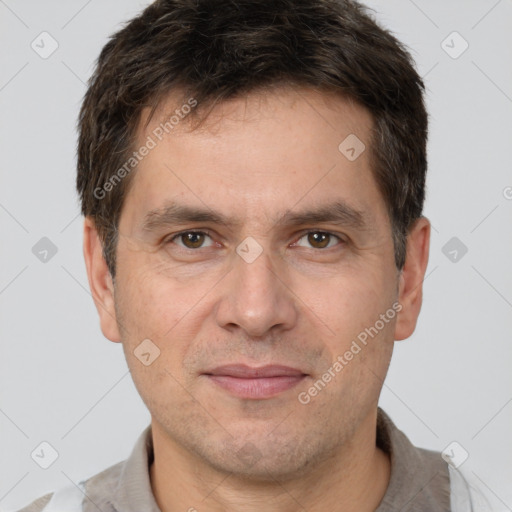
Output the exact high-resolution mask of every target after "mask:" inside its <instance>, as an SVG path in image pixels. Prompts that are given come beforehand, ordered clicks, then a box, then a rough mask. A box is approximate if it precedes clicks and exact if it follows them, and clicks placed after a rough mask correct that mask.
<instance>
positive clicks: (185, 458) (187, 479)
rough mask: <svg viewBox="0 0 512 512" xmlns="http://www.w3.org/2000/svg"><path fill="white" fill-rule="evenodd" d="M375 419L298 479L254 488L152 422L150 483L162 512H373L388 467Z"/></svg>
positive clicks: (384, 485) (374, 416) (368, 420)
mask: <svg viewBox="0 0 512 512" xmlns="http://www.w3.org/2000/svg"><path fill="white" fill-rule="evenodd" d="M376 419H377V413H376V411H375V413H373V414H372V415H371V417H368V418H366V419H365V420H364V421H363V422H362V423H361V424H360V425H359V426H358V429H357V432H356V433H355V434H354V436H353V437H352V439H351V441H350V443H345V444H344V445H343V446H342V447H340V449H339V450H338V451H336V452H335V453H333V454H332V456H331V457H330V458H329V459H327V460H324V461H321V462H320V463H318V464H317V465H316V466H315V467H313V468H310V469H309V471H308V472H307V473H306V474H304V475H302V476H300V477H297V478H296V479H287V480H286V481H284V480H279V479H278V478H273V477H270V478H269V480H267V481H265V482H261V481H259V482H254V481H251V480H248V479H243V478H239V477H237V475H235V474H225V473H219V472H218V471H217V470H215V469H214V468H212V467H211V466H209V465H208V464H206V463H205V462H204V461H202V460H201V459H198V458H196V457H195V456H194V455H191V454H190V452H188V451H187V450H186V449H185V448H183V447H182V446H180V445H178V444H176V443H175V442H174V441H173V440H171V439H170V438H169V437H168V436H167V435H166V434H165V432H164V431H163V430H162V429H161V427H160V426H159V425H158V423H156V422H155V421H154V420H153V423H152V435H153V446H154V455H155V457H154V462H153V464H152V465H151V467H150V478H151V486H152V488H153V493H154V495H155V499H156V502H157V504H158V506H159V508H160V510H161V511H162V512H171V511H175V510H183V511H190V512H194V510H197V511H200V512H222V511H224V512H235V511H236V512H240V511H242V512H253V511H255V512H261V510H262V507H263V509H264V510H268V511H270V510H271V511H272V512H295V511H298V510H304V509H306V510H308V511H310V512H316V511H324V510H333V511H338V510H339V511H341V510H343V511H344V512H352V511H353V512H356V511H357V512H374V511H375V510H376V508H377V507H378V505H379V503H380V502H381V500H382V498H383V496H384V494H385V492H386V489H387V486H388V482H389V476H390V461H389V458H388V456H387V455H386V454H385V453H384V452H383V451H382V450H380V449H379V448H377V446H376Z"/></svg>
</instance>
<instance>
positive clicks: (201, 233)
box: [164, 229, 346, 251]
mask: <svg viewBox="0 0 512 512" xmlns="http://www.w3.org/2000/svg"><path fill="white" fill-rule="evenodd" d="M189 233H193V234H198V235H206V236H208V237H210V238H212V235H211V232H210V231H207V230H193V229H192V230H190V229H189V230H187V231H181V232H180V233H176V234H174V235H172V236H170V237H168V238H167V239H165V240H164V244H169V243H173V242H174V240H176V239H179V238H180V237H181V236H183V235H186V234H189ZM312 233H317V234H325V235H329V236H330V237H332V238H335V239H337V240H338V242H339V243H338V244H336V245H340V243H341V244H344V243H346V240H344V239H343V238H341V237H340V236H338V235H335V234H334V233H331V232H330V231H322V230H319V229H311V230H308V231H305V232H304V233H302V234H301V236H300V237H299V238H298V239H297V241H296V242H294V243H293V245H295V244H297V242H298V241H299V240H301V239H302V238H304V237H306V236H308V235H310V234H312ZM212 240H213V239H212ZM179 247H180V248H182V249H186V250H189V251H197V250H199V249H203V248H204V247H198V248H197V249H192V248H190V247H185V246H179ZM332 248H333V247H325V248H320V249H318V248H316V247H311V249H317V250H319V251H326V250H327V249H332Z"/></svg>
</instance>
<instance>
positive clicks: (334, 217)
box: [142, 200, 372, 232]
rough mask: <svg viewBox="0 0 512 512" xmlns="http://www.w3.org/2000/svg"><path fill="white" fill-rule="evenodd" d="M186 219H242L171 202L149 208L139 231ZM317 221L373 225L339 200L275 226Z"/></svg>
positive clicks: (230, 222) (233, 223) (289, 215)
mask: <svg viewBox="0 0 512 512" xmlns="http://www.w3.org/2000/svg"><path fill="white" fill-rule="evenodd" d="M188 222H206V223H211V224H217V225H223V226H226V227H228V228H236V227H239V226H240V225H241V224H242V222H241V221H239V220H236V219H234V218H231V217H228V216H226V215H224V214H223V213H221V212H216V211H213V210H212V209H210V208H208V207H205V208H200V207H195V206H188V205H182V204H178V203H175V202H172V203H168V204H166V205H165V206H164V207H162V208H157V209H154V210H151V211H149V212H148V213H147V214H146V215H145V217H144V220H143V223H142V230H143V231H144V232H151V231H156V230H158V229H160V228H165V227H169V226H172V225H175V224H186V223H188ZM319 223H333V224H338V225H341V226H345V227H347V228H352V229H356V230H360V231H370V230H371V228H372V226H371V223H370V221H369V216H368V214H367V213H366V212H364V211H362V210H359V209H357V208H355V207H353V206H351V205H349V204H348V203H346V202H345V201H342V200H338V201H334V202H332V203H328V204H324V205H321V206H318V207H312V208H308V209H304V210H300V211H296V212H295V211H291V210H290V211H287V212H286V213H284V214H283V215H281V216H279V218H278V219H277V221H275V223H274V225H276V226H279V227H285V226H299V225H302V224H319Z"/></svg>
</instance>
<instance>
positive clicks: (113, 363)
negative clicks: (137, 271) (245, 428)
mask: <svg viewBox="0 0 512 512" xmlns="http://www.w3.org/2000/svg"><path fill="white" fill-rule="evenodd" d="M366 3H367V4H368V5H370V6H372V7H374V8H375V10H376V11H377V17H378V19H379V20H381V21H382V23H383V24H384V25H385V26H387V27H388V28H390V29H391V30H392V31H393V32H394V33H395V34H396V35H397V36H398V37H399V38H400V39H401V40H402V41H404V42H405V43H406V44H407V45H408V46H409V47H410V48H411V50H412V53H413V56H414V58H415V59H416V61H417V65H418V69H419V71H420V73H421V75H423V76H424V77H425V81H426V84H427V87H428V96H427V98H428V109H429V112H430V116H431V117H430V119H431V125H430V126H431V128H430V129H431V135H430V141H429V176H428V190H427V203H426V209H425V214H426V215H427V217H429V218H430V220H431V222H432V224H433V231H432V241H431V256H430V262H429V267H428V270H427V278H426V281H425V288H424V305H423V310H422V313H421V316H420V320H419V324H418V327H417V330H416V332H415V334H414V335H413V336H412V337H411V338H410V339H409V340H406V341H402V342H399V343H397V346H396V351H395V355H394V359H393V362H392V365H391V369H390V372H389V376H388V379H387V381H386V384H385V386H384V389H383V393H382V401H381V402H382V406H383V407H384V408H385V409H386V410H387V412H388V413H389V414H390V415H391V417H392V418H393V419H394V420H395V422H396V423H397V424H398V425H399V426H400V428H402V429H403V430H404V431H405V432H406V433H407V434H408V436H409V437H410V438H411V440H412V441H413V442H414V443H416V444H418V445H420V446H424V447H428V448H432V449H437V450H443V449H445V447H447V446H448V445H449V444H450V443H452V442H453V441H456V442H457V443H459V445H460V447H459V445H457V447H456V452H457V450H458V452H457V453H456V456H461V454H463V453H464V452H462V451H461V450H465V451H467V452H468V454H469V457H468V459H467V460H466V461H465V462H464V464H463V465H462V466H461V468H464V469H465V471H466V472H467V473H469V474H472V475H473V476H474V478H475V479H476V480H477V481H478V482H479V483H480V485H481V487H483V488H485V489H487V490H488V492H489V493H491V494H492V495H493V496H494V497H495V500H496V503H497V505H498V507H499V508H498V509H499V510H512V484H511V482H512V436H511V435H510V432H511V425H512V372H511V371H510V364H511V362H512V343H511V332H512V272H511V271H510V263H511V261H512V258H511V256H512V229H511V220H512V166H511V164H512V152H511V145H512V1H511V0H500V1H496V0H479V1H467V0H465V1H462V0H458V1H454V0H450V1H446V0H442V1H441V0H437V1H432V0H430V1H427V0H415V1H412V0H394V1H390V0H386V1H385V0H379V1H377V0H371V1H368V2H366ZM145 4H146V2H142V1H136V0H130V1H126V0H124V1H120V0H109V1H99V0H89V1H88V2H85V1H83V0H73V1H66V2H64V1H38V2H36V1H35V0H34V1H22V0H20V1H15V0H0V52H1V56H2V66H1V67H0V109H1V114H0V115H1V117H0V119H1V122H0V145H1V146H0V158H1V160H0V172H1V178H0V179H1V187H0V225H1V240H2V244H1V247H2V250H1V251H0V257H1V265H0V315H1V318H0V325H1V354H0V432H1V435H0V450H1V451H0V453H1V457H0V510H8V509H15V508H17V507H21V506H22V505H24V504H26V503H27V502H29V501H31V500H32V499H34V498H36V497H37V496H39V495H41V494H43V493H45V492H47V491H50V490H53V489H55V488H57V487H60V486H62V485H65V484H67V483H68V482H69V481H74V482H76V481H78V480H80V479H81V478H84V477H87V476H90V475H92V474H94V473H96V472H98V471H100V470H102V469H104V468H106V467H107V466H109V465H111V464H114V463H116V462H118V461H119V460H122V459H124V458H126V457H127V456H128V454H129V452H130V450H131V448H132V445H133V442H134V441H135V439H136V438H137V437H138V435H139V434H140V432H141V430H142V429H143V428H144V427H145V426H146V425H147V424H148V423H149V421H150V417H149V413H148V412H147V410H146V409H145V407H144V405H143V403H142V401H141V399H140V398H139V396H138V394H137V392H136V390H135V388H134V386H133V383H132V381H131V378H130V376H129V373H128V370H127V366H126V363H125V361H124V356H123V353H122V348H121V346H120V345H117V344H113V343H110V342H109V341H107V340H105V339H104V338H103V336H102V334H101V332H100V329H99V326H98V320H97V315H96V311H95V309H94V306H93V302H92V299H91V296H90V294H89V291H88V285H87V278H86V273H85V266H84V263H83V258H82V251H81V228H82V221H81V218H80V216H79V213H78V212H79V209H78V202H77V198H76V195H75V192H74V179H75V170H74V167H75V144H76V132H75V123H76V117H77V112H78V108H79V105H80V101H81V98H82V95H83V93H84V91H85V82H86V80H87V79H88V77H89V75H90V73H91V71H92V65H93V62H94V60H95V59H96V57H97V55H98V54H99V51H100V49H101V48H102V46H103V45H104V44H105V42H106V39H107V36H108V35H109V34H110V33H112V32H113V31H114V30H116V29H117V28H119V27H120V25H121V22H122V21H124V20H127V19H129V18H130V17H132V16H133V15H135V14H136V13H137V12H138V11H139V10H140V9H141V7H142V6H144V5H145ZM43 31H46V32H48V33H49V34H51V37H52V38H53V39H54V40H56V41H57V43H58V45H59V46H58V48H57V50H56V51H55V52H54V53H53V54H52V55H50V56H49V57H48V58H46V59H43V58H42V57H41V56H40V55H39V54H38V53H36V51H34V50H33V49H32V47H31V43H32V41H34V40H35V43H34V44H39V51H40V52H41V51H43V50H45V51H49V49H51V44H52V42H51V40H50V39H48V38H47V39H45V40H44V41H43V42H41V37H47V36H39V34H40V33H41V32H43ZM453 31H457V32H458V33H459V34H460V36H461V37H462V38H463V39H461V38H460V37H459V36H457V35H455V36H453V35H452V36H450V34H451V33H452V32H453ZM448 36H450V37H448ZM447 37H448V39H447ZM464 40H465V41H467V43H468V44H469V47H468V48H467V50H466V51H465V52H464V53H462V54H461V55H458V54H459V53H460V51H461V50H462V49H463V48H464ZM443 41H446V42H445V43H444V44H443V43H442V42H443ZM43 43H44V48H41V47H42V46H43ZM450 53H451V55H450ZM455 56H456V57H457V58H454V57H455ZM43 237H47V238H49V239H50V240H51V241H52V243H53V244H54V245H55V246H56V248H57V253H56V254H55V255H53V256H52V253H51V252H49V253H48V255H47V256H46V259H47V261H46V262H43V261H40V259H39V258H41V257H42V256H43V254H44V253H38V251H37V250H35V252H36V253H38V255H39V258H38V257H36V255H35V254H34V253H33V251H32V248H33V247H34V246H35V245H36V244H37V243H38V242H39V240H40V239H41V238H43ZM452 237H457V239H458V240H456V241H455V242H452V243H454V244H455V245H454V246H453V247H452V246H451V245H449V246H448V247H447V248H445V249H444V252H443V247H445V245H446V244H447V243H448V242H449V240H450V239H452ZM41 243H43V242H41ZM461 243H462V244H464V245H465V246H466V247H467V249H468V252H467V253H466V254H464V255H462V252H461V247H462V246H461ZM38 247H39V246H36V248H38ZM454 249H455V250H457V251H458V252H457V256H458V259H457V261H455V262H454V261H452V259H453V257H454V253H453V252H452V253H451V254H450V251H453V250H454ZM39 250H41V249H40V248H39ZM445 253H446V254H445ZM43 441H46V442H48V443H50V444H51V445H52V446H53V447H54V448H55V449H56V450H57V452H58V455H59V456H58V458H57V460H56V461H55V462H54V463H53V465H51V466H50V467H49V468H48V469H42V468H41V467H39V465H38V464H36V462H35V461H34V460H33V459H32V458H31V453H32V452H33V450H34V449H36V448H37V447H39V445H40V443H41V442H43ZM39 450H40V449H39ZM36 452H37V450H36ZM48 453H49V451H48V450H46V455H45V457H48ZM42 462H44V461H42Z"/></svg>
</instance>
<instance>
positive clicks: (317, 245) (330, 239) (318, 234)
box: [294, 231, 343, 249]
mask: <svg viewBox="0 0 512 512" xmlns="http://www.w3.org/2000/svg"><path fill="white" fill-rule="evenodd" d="M342 241H343V240H342V239H341V238H340V237H338V236H336V235H333V234H332V233H327V232H325V231H310V232H309V233H306V234H305V235H303V236H302V237H301V238H300V239H299V240H298V241H297V242H296V243H295V244H294V245H299V246H302V247H308V248H313V249H326V248H330V247H333V246H334V245H336V244H337V243H339V242H342Z"/></svg>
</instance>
